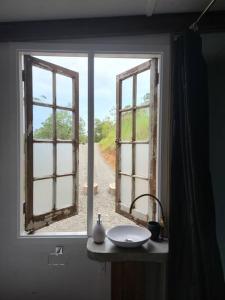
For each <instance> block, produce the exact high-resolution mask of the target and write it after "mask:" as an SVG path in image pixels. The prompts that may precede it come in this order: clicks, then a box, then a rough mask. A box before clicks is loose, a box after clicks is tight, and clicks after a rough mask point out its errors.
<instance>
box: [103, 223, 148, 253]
mask: <svg viewBox="0 0 225 300" xmlns="http://www.w3.org/2000/svg"><path fill="white" fill-rule="evenodd" d="M106 235H107V237H108V239H109V240H110V241H112V242H113V244H115V245H116V246H119V247H124V248H135V247H139V246H141V245H142V244H144V243H145V242H147V241H148V240H149V239H150V237H151V232H150V231H149V230H148V229H146V228H144V227H140V226H137V225H118V226H115V227H113V228H111V229H109V231H108V232H107V234H106Z"/></svg>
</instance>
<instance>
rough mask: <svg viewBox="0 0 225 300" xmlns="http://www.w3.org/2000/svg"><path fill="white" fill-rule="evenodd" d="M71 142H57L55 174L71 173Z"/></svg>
mask: <svg viewBox="0 0 225 300" xmlns="http://www.w3.org/2000/svg"><path fill="white" fill-rule="evenodd" d="M72 153H73V149H72V144H64V143H63V144H57V174H66V173H67V174H68V173H72V169H73V155H72Z"/></svg>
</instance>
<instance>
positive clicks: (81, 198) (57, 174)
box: [22, 52, 161, 234]
mask: <svg viewBox="0 0 225 300" xmlns="http://www.w3.org/2000/svg"><path fill="white" fill-rule="evenodd" d="M34 55H35V56H34ZM51 55H52V54H51V53H50V54H49V53H43V52H42V53H41V55H38V56H37V52H35V54H34V53H29V55H28V54H25V55H24V54H23V53H22V57H23V64H22V65H23V67H22V70H23V76H22V77H23V91H24V124H25V129H24V144H25V170H24V177H25V182H24V186H25V196H24V197H22V202H24V206H23V212H24V224H25V225H22V227H23V229H25V231H27V232H29V233H34V232H35V234H39V233H40V234H42V233H43V232H52V233H53V234H54V233H55V232H73V234H74V232H82V234H84V233H85V232H86V229H87V228H88V233H90V230H91V226H90V224H92V218H93V217H94V218H95V216H96V215H97V213H101V214H102V218H103V221H104V224H105V227H106V229H108V228H109V227H112V226H114V225H117V224H132V223H134V222H136V223H138V224H139V223H140V224H143V225H144V224H146V222H147V221H148V220H150V219H152V220H156V219H157V218H158V210H157V206H156V203H154V202H151V201H149V198H148V197H145V198H142V199H141V200H140V201H138V202H136V204H135V207H134V209H133V211H132V214H129V208H130V205H131V202H132V200H133V199H134V198H135V197H137V196H139V195H140V194H143V193H152V194H155V195H157V196H158V189H159V186H160V182H159V180H158V178H159V161H160V160H159V157H160V155H159V148H160V141H161V137H160V139H159V138H158V137H159V129H160V123H159V121H160V106H159V91H160V88H159V86H160V85H159V73H160V60H161V56H160V55H159V54H158V55H156V54H151V55H150V54H129V55H128V54H123V55H120V54H104V55H102V54H96V55H94V56H91V55H89V56H88V57H87V56H86V57H85V54H77V55H76V56H73V55H71V56H70V57H71V58H69V55H68V56H66V55H64V54H61V56H60V55H59V56H57V55H56V54H54V55H52V56H51ZM53 57H54V59H53ZM65 57H67V59H68V60H67V64H64V62H65ZM74 57H76V62H77V63H76V64H74V63H73V58H74ZM82 57H83V58H84V57H85V58H86V65H85V64H83V62H81V60H82V59H81V58H82ZM91 60H92V63H93V66H94V68H93V70H92V69H91V68H90V65H91V64H90V61H91ZM88 61H89V69H88V68H87V62H88ZM80 65H82V67H79V66H80ZM106 70H107V72H106ZM84 72H86V73H85V74H86V75H87V76H86V78H85V77H84V76H83V73H84ZM87 78H88V79H89V80H91V81H92V83H93V86H92V87H93V90H92V91H91V90H90V89H91V88H92V87H91V85H88V84H87V82H88V81H87ZM40 79H41V80H40ZM84 91H85V93H84ZM88 93H89V96H88ZM91 93H92V94H91ZM90 95H91V97H93V99H94V101H93V103H92V102H90V99H89V101H87V99H88V97H89V98H90ZM110 101H111V102H110ZM108 102H110V105H111V106H110V105H108V104H107V103H108ZM87 111H89V115H88V114H87ZM91 114H92V115H91ZM87 115H88V116H89V119H88V118H87ZM87 119H88V120H87ZM88 122H89V129H90V124H92V125H93V127H94V128H92V129H94V132H91V131H89V133H88V135H87V130H88V126H87V125H88ZM91 122H93V123H91ZM87 141H88V144H87ZM91 144H92V146H93V153H92V155H93V156H94V157H95V161H94V159H93V156H92V155H90V151H88V146H90V145H91ZM105 146H107V147H108V152H107V149H106V147H105ZM90 149H92V147H90ZM88 159H89V161H88ZM92 164H93V168H94V170H93V172H92V168H91V167H90V165H92ZM109 168H110V171H108V169H109ZM88 172H89V178H90V176H91V178H92V179H93V189H90V188H89V187H88V182H91V181H89V180H88ZM103 179H104V180H103ZM90 190H91V191H90ZM24 200H25V201H24ZM67 221H68V222H67ZM62 222H64V223H62ZM60 224H63V225H62V227H60ZM67 224H71V226H70V227H69V226H67ZM88 224H89V225H88ZM65 225H66V226H65ZM78 228H79V229H78ZM43 230H46V231H43Z"/></svg>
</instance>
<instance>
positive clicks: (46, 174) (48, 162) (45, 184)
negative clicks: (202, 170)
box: [23, 55, 79, 232]
mask: <svg viewBox="0 0 225 300" xmlns="http://www.w3.org/2000/svg"><path fill="white" fill-rule="evenodd" d="M23 74H24V76H23V80H24V100H25V145H26V147H25V149H26V150H25V170H26V184H25V189H26V192H25V193H26V195H25V204H24V213H25V229H26V231H29V232H33V231H34V230H37V229H39V228H42V227H45V226H47V225H49V224H51V223H53V222H56V221H59V220H62V219H65V218H68V217H71V216H73V215H75V214H77V213H78V205H77V203H78V149H79V109H78V104H79V74H78V73H77V72H73V71H71V70H68V69H65V68H63V67H61V66H57V65H54V64H52V63H49V62H46V61H43V60H40V59H37V58H35V57H32V56H29V55H25V56H24V71H23ZM40 78H42V80H41V81H40ZM43 78H44V84H43ZM65 123H66V126H65ZM37 124H41V125H40V126H39V127H40V128H37V127H38V126H37Z"/></svg>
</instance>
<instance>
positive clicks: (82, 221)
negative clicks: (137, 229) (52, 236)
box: [36, 144, 133, 234]
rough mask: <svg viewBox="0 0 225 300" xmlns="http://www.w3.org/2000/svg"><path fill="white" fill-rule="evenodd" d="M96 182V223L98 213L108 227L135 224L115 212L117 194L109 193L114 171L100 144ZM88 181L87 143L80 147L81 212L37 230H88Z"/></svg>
mask: <svg viewBox="0 0 225 300" xmlns="http://www.w3.org/2000/svg"><path fill="white" fill-rule="evenodd" d="M94 170H95V173H94V182H95V183H97V184H98V193H97V194H96V195H95V196H94V223H95V222H96V219H97V214H98V213H100V214H101V215H102V220H103V225H104V227H105V228H106V229H109V228H110V227H112V226H114V225H120V224H133V222H132V221H130V220H128V219H127V218H124V217H123V216H121V215H119V214H117V213H116V212H115V196H113V195H111V194H110V193H109V184H110V183H113V182H114V181H115V176H114V171H113V170H112V168H111V167H110V166H109V165H108V164H107V163H106V161H105V160H104V158H103V156H102V155H101V153H100V150H99V146H98V144H95V161H94ZM86 182H87V145H80V148H79V183H80V184H79V214H78V215H77V216H74V217H71V218H68V219H66V220H62V221H59V222H56V223H53V224H51V225H50V226H48V227H45V228H42V229H40V230H37V231H36V234H40V233H44V232H84V231H86V230H87V196H86V195H85V194H84V190H83V186H84V184H85V183H86Z"/></svg>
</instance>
